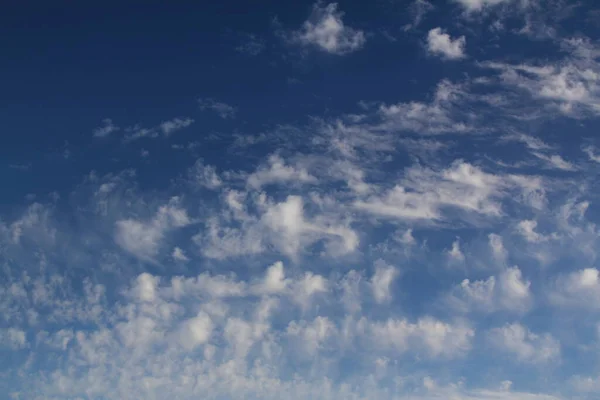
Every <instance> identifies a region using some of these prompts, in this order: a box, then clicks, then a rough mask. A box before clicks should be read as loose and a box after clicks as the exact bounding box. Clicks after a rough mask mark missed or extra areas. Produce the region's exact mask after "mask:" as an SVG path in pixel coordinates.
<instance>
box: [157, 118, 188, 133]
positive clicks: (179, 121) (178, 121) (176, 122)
mask: <svg viewBox="0 0 600 400" xmlns="http://www.w3.org/2000/svg"><path fill="white" fill-rule="evenodd" d="M193 123H194V120H193V119H191V118H181V117H177V118H173V119H172V120H169V121H164V122H162V123H161V124H160V125H159V127H160V130H161V131H162V133H163V134H164V135H165V136H171V135H172V134H173V133H174V132H177V131H179V130H181V129H183V128H187V127H188V126H190V125H191V124H193Z"/></svg>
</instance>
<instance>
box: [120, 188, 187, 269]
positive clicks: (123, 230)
mask: <svg viewBox="0 0 600 400" xmlns="http://www.w3.org/2000/svg"><path fill="white" fill-rule="evenodd" d="M190 223H191V219H190V218H189V217H188V214H187V211H186V210H185V209H183V208H181V207H180V206H179V198H177V197H174V198H172V199H171V200H170V201H169V203H168V204H166V205H164V206H161V207H160V208H159V209H158V211H157V213H156V215H155V216H154V218H152V219H151V220H150V221H138V220H135V219H123V220H119V221H117V222H116V231H115V242H116V243H117V244H118V245H119V246H120V247H121V248H123V249H124V250H126V251H128V252H129V253H131V254H132V255H134V256H136V257H137V258H139V259H141V260H145V261H154V259H155V257H156V256H157V255H158V252H159V249H160V246H161V244H162V241H163V239H164V238H165V235H166V234H167V232H168V231H170V230H172V229H177V228H181V227H183V226H186V225H189V224H190Z"/></svg>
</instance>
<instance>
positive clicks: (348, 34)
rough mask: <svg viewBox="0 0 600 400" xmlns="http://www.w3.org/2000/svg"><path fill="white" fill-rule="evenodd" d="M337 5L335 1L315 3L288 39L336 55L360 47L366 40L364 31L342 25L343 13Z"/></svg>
mask: <svg viewBox="0 0 600 400" xmlns="http://www.w3.org/2000/svg"><path fill="white" fill-rule="evenodd" d="M337 6H338V5H337V3H330V4H328V5H327V6H325V7H322V6H321V4H320V3H316V4H315V5H314V6H313V11H312V15H311V16H310V18H309V19H308V20H307V21H305V22H304V25H303V26H302V29H300V30H298V31H295V32H292V33H291V35H290V40H291V41H292V42H294V43H299V44H301V45H304V46H315V47H318V48H319V49H321V50H323V51H325V52H327V53H330V54H337V55H344V54H348V53H352V52H354V51H356V50H359V49H360V48H362V47H363V45H364V44H365V42H366V38H365V34H364V32H363V31H361V30H355V29H353V28H351V27H348V26H346V25H344V22H343V21H342V17H343V13H341V12H339V11H338V9H337Z"/></svg>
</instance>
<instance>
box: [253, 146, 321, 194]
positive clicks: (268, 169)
mask: <svg viewBox="0 0 600 400" xmlns="http://www.w3.org/2000/svg"><path fill="white" fill-rule="evenodd" d="M246 182H247V184H248V186H250V187H252V188H253V189H257V190H258V189H261V188H262V187H263V186H266V185H269V184H275V183H280V184H285V183H296V182H298V183H317V182H318V181H317V178H315V177H314V176H312V175H311V174H310V173H309V172H308V171H307V170H306V168H304V167H302V166H300V165H298V166H295V165H287V164H286V162H285V160H283V159H282V158H281V157H280V156H278V155H276V154H273V155H271V156H269V159H268V161H267V165H263V166H261V167H259V168H258V169H257V170H256V171H255V172H253V173H252V174H250V175H249V176H248V178H247V180H246Z"/></svg>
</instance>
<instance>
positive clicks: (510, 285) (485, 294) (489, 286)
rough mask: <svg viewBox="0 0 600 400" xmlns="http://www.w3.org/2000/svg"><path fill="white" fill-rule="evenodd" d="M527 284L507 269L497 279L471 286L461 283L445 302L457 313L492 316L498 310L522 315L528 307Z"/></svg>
mask: <svg viewBox="0 0 600 400" xmlns="http://www.w3.org/2000/svg"><path fill="white" fill-rule="evenodd" d="M530 286H531V282H530V281H527V280H525V279H524V278H523V276H522V272H521V270H520V269H519V268H518V267H512V268H507V269H505V270H503V271H502V272H501V273H500V274H499V275H498V276H497V277H496V276H491V277H489V278H488V279H486V280H478V281H473V282H471V281H470V280H469V279H464V280H463V281H462V282H461V283H460V285H458V286H457V287H456V288H454V289H453V291H452V292H451V293H450V294H449V296H448V297H447V298H446V299H445V302H444V303H445V304H447V305H449V306H450V307H452V308H453V309H455V310H457V311H459V312H481V313H493V312H497V311H501V310H505V311H512V312H517V313H522V312H525V311H528V310H529V308H530V307H531V302H532V294H531V291H530Z"/></svg>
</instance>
